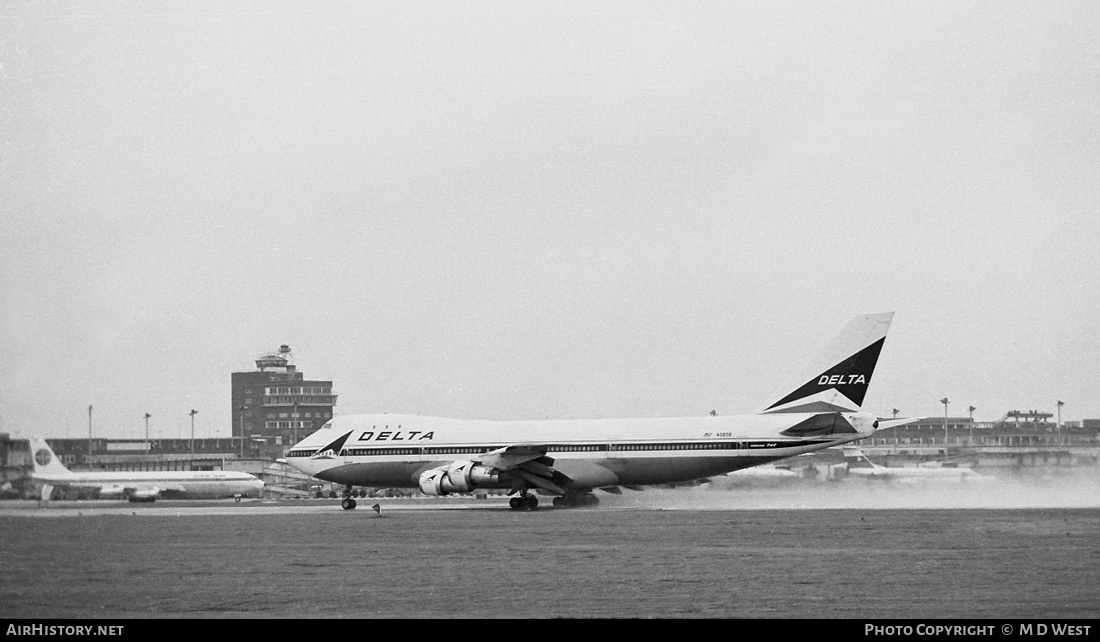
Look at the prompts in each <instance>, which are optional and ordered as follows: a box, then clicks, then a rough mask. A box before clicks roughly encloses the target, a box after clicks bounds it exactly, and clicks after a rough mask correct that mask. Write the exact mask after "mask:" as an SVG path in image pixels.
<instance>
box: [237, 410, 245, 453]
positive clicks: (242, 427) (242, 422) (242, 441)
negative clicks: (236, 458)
mask: <svg viewBox="0 0 1100 642" xmlns="http://www.w3.org/2000/svg"><path fill="white" fill-rule="evenodd" d="M237 410H239V411H240V413H241V422H240V423H241V459H244V406H241V407H240V408H238V409H237Z"/></svg>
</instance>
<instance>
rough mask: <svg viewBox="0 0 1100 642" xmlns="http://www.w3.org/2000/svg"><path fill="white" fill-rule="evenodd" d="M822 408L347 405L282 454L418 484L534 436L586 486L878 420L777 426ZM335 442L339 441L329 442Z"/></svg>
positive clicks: (739, 458) (311, 469) (382, 480)
mask: <svg viewBox="0 0 1100 642" xmlns="http://www.w3.org/2000/svg"><path fill="white" fill-rule="evenodd" d="M822 414H827V413H778V414H770V415H769V414H761V415H745V416H726V417H722V416H718V417H715V416H706V417H680V418H645V419H582V420H541V421H540V420H532V421H485V420H463V419H446V418H440V417H422V416H416V415H392V414H375V415H349V416H343V417H337V418H334V419H333V420H332V421H331V422H330V423H328V424H326V425H325V426H324V427H323V428H322V429H320V430H318V431H317V432H316V433H314V434H313V435H310V436H309V437H308V438H306V439H305V440H303V441H302V442H300V443H298V444H296V445H295V446H294V447H293V448H292V449H291V450H290V452H289V453H287V462H288V463H290V464H291V465H292V466H294V467H295V468H297V469H299V470H301V471H303V472H305V473H307V474H309V475H313V476H315V477H317V478H319V479H323V480H326V481H331V482H336V483H339V484H345V485H350V486H367V487H416V486H417V485H418V480H419V479H420V476H421V474H422V473H424V472H425V471H428V470H431V469H434V468H439V467H440V466H445V465H447V464H449V463H451V462H454V461H456V460H464V459H473V460H477V459H478V457H479V456H481V455H483V454H485V453H489V452H491V451H494V450H496V449H500V448H504V447H509V446H515V447H522V446H524V445H530V446H532V447H539V448H544V449H545V454H546V456H547V457H549V458H552V460H553V462H552V466H553V470H554V471H558V472H560V473H561V474H562V475H564V476H565V477H566V478H567V479H568V480H569V481H570V485H571V486H573V487H575V488H588V489H591V488H600V487H609V486H617V485H627V486H629V485H648V484H667V483H675V482H682V481H689V480H692V479H699V478H702V477H708V476H711V475H718V474H722V473H727V472H730V471H734V470H739V469H742V468H747V467H750V466H755V465H758V464H762V463H766V462H770V461H774V460H776V459H782V458H786V457H793V456H795V455H800V454H803V453H807V452H812V451H816V450H820V449H822V448H827V447H830V446H835V445H838V444H843V443H848V442H851V441H855V440H857V439H862V438H864V437H867V436H868V435H870V434H871V433H872V432H874V430H875V427H876V426H877V423H876V421H875V418H874V417H873V416H872V415H870V414H869V413H866V412H851V413H832V414H840V415H841V416H843V418H844V419H845V420H846V421H847V424H848V427H847V428H846V430H847V431H846V432H833V433H831V434H821V432H822V431H820V430H819V431H811V432H808V433H807V434H795V435H784V434H781V433H782V432H783V431H784V430H788V429H791V428H792V427H795V426H798V425H799V424H804V422H807V421H809V420H812V419H813V418H815V417H818V416H820V415H822ZM829 416H832V415H829ZM345 436H346V438H345V439H341V438H342V437H345ZM333 443H337V444H339V445H338V446H337V447H335V448H326V446H331V445H332V444H333ZM483 486H484V487H493V486H492V485H488V484H484V485H483Z"/></svg>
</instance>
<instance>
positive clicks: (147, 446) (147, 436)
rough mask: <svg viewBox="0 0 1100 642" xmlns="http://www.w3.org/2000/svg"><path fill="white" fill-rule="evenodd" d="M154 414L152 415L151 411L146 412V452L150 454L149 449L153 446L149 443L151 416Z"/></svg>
mask: <svg viewBox="0 0 1100 642" xmlns="http://www.w3.org/2000/svg"><path fill="white" fill-rule="evenodd" d="M152 416H153V415H150V414H149V413H145V454H146V455H148V454H149V449H150V448H151V446H150V445H149V417H152Z"/></svg>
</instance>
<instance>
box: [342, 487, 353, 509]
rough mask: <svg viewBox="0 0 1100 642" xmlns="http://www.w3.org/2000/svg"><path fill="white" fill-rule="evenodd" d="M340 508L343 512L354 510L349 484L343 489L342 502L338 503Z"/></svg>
mask: <svg viewBox="0 0 1100 642" xmlns="http://www.w3.org/2000/svg"><path fill="white" fill-rule="evenodd" d="M340 506H341V507H342V508H343V509H344V510H352V509H354V508H355V500H354V499H352V498H351V484H348V485H347V486H345V487H344V500H343V501H342V502H340Z"/></svg>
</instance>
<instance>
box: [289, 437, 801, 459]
mask: <svg viewBox="0 0 1100 642" xmlns="http://www.w3.org/2000/svg"><path fill="white" fill-rule="evenodd" d="M793 445H797V444H791V443H783V442H775V441H768V442H747V441H715V442H696V443H660V444H615V445H614V446H612V445H610V444H576V445H570V444H553V445H550V446H548V447H547V449H546V451H547V452H548V453H555V452H558V453H562V452H574V453H575V452H641V451H666V450H744V449H746V448H778V447H782V446H793ZM497 448H500V446H439V447H434V446H428V447H424V448H348V449H345V450H343V451H341V452H340V454H341V455H342V456H345V457H367V456H385V455H480V454H484V453H487V452H489V451H491V450H495V449H497ZM316 452H317V451H312V452H311V451H296V452H292V453H290V454H289V456H291V457H310V456H312V455H314V454H315V453H316Z"/></svg>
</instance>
